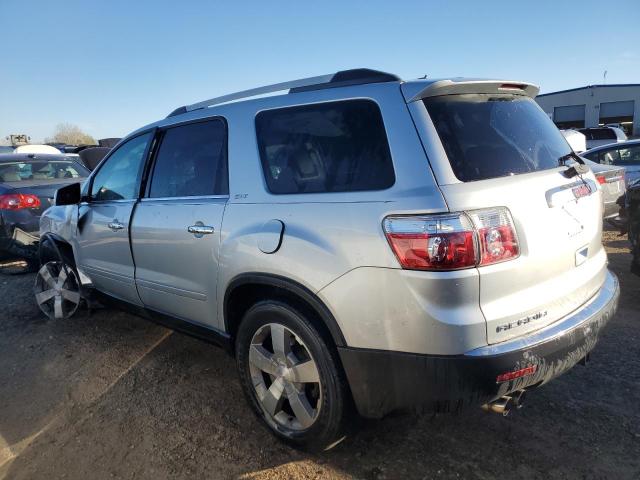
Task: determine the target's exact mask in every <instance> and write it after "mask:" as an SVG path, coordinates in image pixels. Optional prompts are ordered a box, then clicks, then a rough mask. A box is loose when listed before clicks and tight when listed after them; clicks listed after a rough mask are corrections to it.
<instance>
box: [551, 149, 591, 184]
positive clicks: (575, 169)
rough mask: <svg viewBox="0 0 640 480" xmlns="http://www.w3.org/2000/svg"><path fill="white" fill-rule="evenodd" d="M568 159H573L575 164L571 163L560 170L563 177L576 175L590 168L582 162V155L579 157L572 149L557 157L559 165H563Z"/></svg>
mask: <svg viewBox="0 0 640 480" xmlns="http://www.w3.org/2000/svg"><path fill="white" fill-rule="evenodd" d="M568 160H575V161H576V165H573V166H571V167H569V168H568V169H566V170H565V171H564V172H562V174H563V175H564V176H565V177H567V178H572V177H575V176H576V175H584V174H585V173H588V172H589V170H590V168H589V167H588V166H587V165H586V164H585V163H584V160H583V159H582V157H580V155H578V154H577V153H576V152H574V151H573V150H571V152H569V153H567V154H566V155H563V156H561V157H560V158H559V159H558V165H560V166H561V167H565V166H566V165H567V161H568Z"/></svg>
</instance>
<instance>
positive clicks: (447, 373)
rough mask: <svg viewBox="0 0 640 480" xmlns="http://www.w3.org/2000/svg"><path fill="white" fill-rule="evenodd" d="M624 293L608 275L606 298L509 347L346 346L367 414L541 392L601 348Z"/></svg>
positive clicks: (354, 387) (344, 355)
mask: <svg viewBox="0 0 640 480" xmlns="http://www.w3.org/2000/svg"><path fill="white" fill-rule="evenodd" d="M619 295H620V287H619V284H618V280H617V278H616V277H615V275H614V274H612V273H611V272H607V276H606V280H605V283H604V285H603V286H602V288H601V289H600V291H599V292H598V294H596V295H595V296H594V297H593V298H592V299H591V300H590V301H589V302H587V303H586V304H584V305H583V306H582V307H580V309H578V310H576V311H574V312H573V313H571V314H570V315H567V316H566V317H565V318H563V319H561V320H559V321H557V322H555V323H554V324H552V325H549V326H547V327H545V328H543V329H541V330H538V331H536V332H533V333H531V334H530V335H526V336H523V337H519V338H516V339H513V340H510V341H507V342H503V343H499V344H495V345H488V346H486V347H481V348H477V349H474V350H471V351H469V352H467V353H465V354H464V355H455V356H438V355H420V354H412V353H402V352H392V351H382V350H366V349H357V348H349V347H341V348H339V349H338V350H339V352H340V357H341V359H342V363H343V365H344V368H345V372H346V374H347V379H348V381H349V384H350V387H351V391H352V394H353V397H354V400H355V403H356V406H357V408H358V411H359V412H360V414H361V415H363V416H365V417H373V418H378V417H381V416H383V415H385V414H386V413H388V412H390V411H393V410H397V409H401V408H419V409H423V410H427V409H428V410H435V411H455V410H459V409H461V408H462V407H464V406H469V405H482V404H484V403H486V402H489V401H492V400H495V399H497V398H499V397H501V396H503V395H506V394H508V393H510V392H513V391H516V390H521V389H526V388H532V387H537V386H539V385H542V384H544V383H546V382H548V381H549V380H551V379H553V378H555V377H557V376H559V375H561V374H562V373H564V372H566V371H567V370H569V369H570V368H572V367H573V366H574V365H575V364H576V363H578V362H579V361H580V360H581V359H583V358H585V357H586V355H587V354H588V353H589V352H590V351H591V350H592V349H593V347H594V346H595V344H596V342H597V340H598V338H599V336H600V332H601V331H602V328H603V327H604V326H605V325H606V324H607V322H608V321H609V320H610V319H611V317H612V316H613V315H614V314H615V312H616V310H617V306H618V297H619ZM531 365H535V366H536V371H535V373H534V374H533V375H529V376H526V377H522V378H518V379H515V380H512V381H508V382H502V383H497V382H496V377H497V376H498V375H500V374H502V373H506V372H511V371H515V370H519V369H522V368H526V367H528V366H531Z"/></svg>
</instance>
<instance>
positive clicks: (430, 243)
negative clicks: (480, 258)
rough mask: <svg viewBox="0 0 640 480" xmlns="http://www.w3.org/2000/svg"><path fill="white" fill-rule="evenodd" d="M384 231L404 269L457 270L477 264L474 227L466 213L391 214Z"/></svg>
mask: <svg viewBox="0 0 640 480" xmlns="http://www.w3.org/2000/svg"><path fill="white" fill-rule="evenodd" d="M384 230H385V234H386V236H387V240H388V241H389V245H391V248H392V250H393V252H394V253H395V254H396V257H397V258H398V261H399V262H400V265H402V267H403V268H408V269H414V270H457V269H460V268H468V267H473V266H475V264H476V249H475V245H474V233H473V226H472V225H471V222H470V221H469V219H468V218H467V217H466V216H465V215H464V214H462V215H458V214H456V215H434V216H425V217H389V218H387V219H385V221H384Z"/></svg>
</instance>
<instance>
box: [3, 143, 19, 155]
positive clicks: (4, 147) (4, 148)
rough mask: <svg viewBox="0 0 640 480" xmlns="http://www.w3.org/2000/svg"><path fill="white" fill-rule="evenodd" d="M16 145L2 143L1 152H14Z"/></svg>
mask: <svg viewBox="0 0 640 480" xmlns="http://www.w3.org/2000/svg"><path fill="white" fill-rule="evenodd" d="M15 148H16V147H12V146H11V145H0V154H2V153H13V151H14V150H15Z"/></svg>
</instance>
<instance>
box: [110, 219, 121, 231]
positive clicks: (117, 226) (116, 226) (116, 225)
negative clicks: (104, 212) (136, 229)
mask: <svg viewBox="0 0 640 480" xmlns="http://www.w3.org/2000/svg"><path fill="white" fill-rule="evenodd" d="M107 227H109V228H110V229H111V230H112V231H114V232H117V231H118V230H122V229H123V228H124V225H123V224H121V223H120V222H118V221H114V222H109V223H108V224H107Z"/></svg>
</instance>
